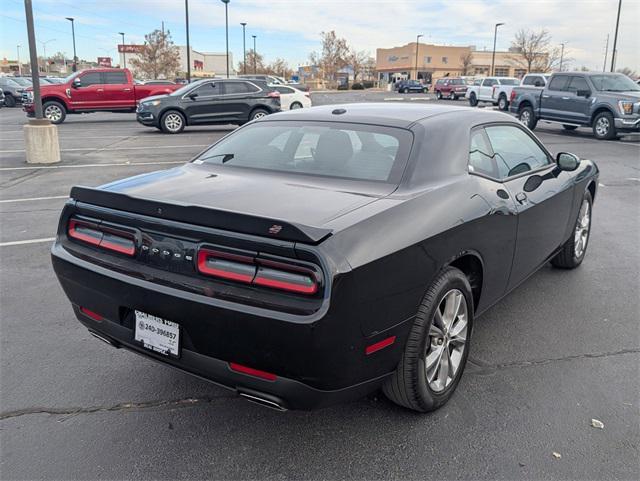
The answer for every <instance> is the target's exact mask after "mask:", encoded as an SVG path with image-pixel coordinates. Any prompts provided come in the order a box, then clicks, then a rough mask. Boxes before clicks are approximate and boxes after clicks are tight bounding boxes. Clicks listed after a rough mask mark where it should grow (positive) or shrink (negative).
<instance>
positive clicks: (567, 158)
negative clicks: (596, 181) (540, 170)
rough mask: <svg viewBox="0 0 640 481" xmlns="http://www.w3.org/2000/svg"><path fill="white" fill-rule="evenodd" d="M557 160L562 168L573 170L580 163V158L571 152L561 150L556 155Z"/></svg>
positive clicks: (568, 170)
mask: <svg viewBox="0 0 640 481" xmlns="http://www.w3.org/2000/svg"><path fill="white" fill-rule="evenodd" d="M556 162H557V163H558V168H559V169H560V170H566V171H567V172H572V171H574V170H576V169H577V168H578V166H579V165H580V158H579V157H578V156H577V155H575V154H571V153H569V152H560V153H559V154H558V156H557V157H556Z"/></svg>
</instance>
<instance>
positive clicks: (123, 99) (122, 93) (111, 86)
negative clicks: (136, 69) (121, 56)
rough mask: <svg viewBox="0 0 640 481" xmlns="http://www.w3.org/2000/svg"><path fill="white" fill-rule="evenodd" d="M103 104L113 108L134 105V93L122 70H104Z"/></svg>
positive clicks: (126, 107) (128, 107) (132, 106)
mask: <svg viewBox="0 0 640 481" xmlns="http://www.w3.org/2000/svg"><path fill="white" fill-rule="evenodd" d="M103 75H104V97H105V106H107V107H113V108H114V109H132V108H134V107H135V106H136V99H135V93H134V92H133V87H132V85H130V84H129V82H128V80H127V74H126V73H125V72H124V71H123V70H114V71H112V72H104V74H103Z"/></svg>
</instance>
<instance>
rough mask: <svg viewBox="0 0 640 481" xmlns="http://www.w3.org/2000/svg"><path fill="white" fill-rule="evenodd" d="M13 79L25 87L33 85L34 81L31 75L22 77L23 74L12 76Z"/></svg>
mask: <svg viewBox="0 0 640 481" xmlns="http://www.w3.org/2000/svg"><path fill="white" fill-rule="evenodd" d="M11 80H13V81H14V82H16V83H17V84H19V85H20V86H21V87H23V88H27V87H31V85H33V82H32V81H31V78H30V77H22V76H19V75H16V76H13V77H11Z"/></svg>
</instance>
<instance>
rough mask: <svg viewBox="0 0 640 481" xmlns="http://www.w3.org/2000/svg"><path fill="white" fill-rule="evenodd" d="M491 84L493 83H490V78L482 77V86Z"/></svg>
mask: <svg viewBox="0 0 640 481" xmlns="http://www.w3.org/2000/svg"><path fill="white" fill-rule="evenodd" d="M491 85H493V84H492V83H491V79H489V78H486V79H484V80H483V82H482V86H483V87H491Z"/></svg>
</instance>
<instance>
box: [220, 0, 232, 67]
mask: <svg viewBox="0 0 640 481" xmlns="http://www.w3.org/2000/svg"><path fill="white" fill-rule="evenodd" d="M230 1H231V0H221V2H222V3H224V26H225V35H226V39H227V78H229V2H230Z"/></svg>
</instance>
